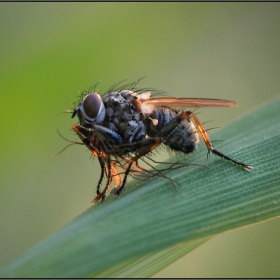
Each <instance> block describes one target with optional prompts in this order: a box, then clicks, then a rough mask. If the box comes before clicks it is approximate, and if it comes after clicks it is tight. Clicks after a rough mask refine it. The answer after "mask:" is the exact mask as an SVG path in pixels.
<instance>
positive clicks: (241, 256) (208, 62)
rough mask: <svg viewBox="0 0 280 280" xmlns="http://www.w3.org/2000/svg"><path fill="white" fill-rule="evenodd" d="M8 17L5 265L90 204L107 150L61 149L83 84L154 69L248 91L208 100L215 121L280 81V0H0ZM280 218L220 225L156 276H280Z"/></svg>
mask: <svg viewBox="0 0 280 280" xmlns="http://www.w3.org/2000/svg"><path fill="white" fill-rule="evenodd" d="M0 22H1V29H0V34H1V44H0V50H1V51H0V58H1V64H0V79H1V83H0V89H1V93H0V104H1V111H0V114H1V127H2V129H1V131H2V133H1V135H2V136H1V145H0V155H1V161H0V164H1V169H0V170H1V177H0V187H1V195H0V213H1V215H0V225H1V226H0V248H1V250H0V265H4V264H6V263H7V262H9V261H11V260H12V259H14V258H15V257H17V256H18V255H20V254H21V253H23V252H25V251H26V250H27V249H28V248H30V247H31V246H32V245H35V244H37V243H38V242H40V241H41V240H43V239H45V238H46V237H48V236H49V235H50V234H52V233H53V232H55V231H57V230H58V229H59V228H61V227H62V226H63V225H65V224H66V223H67V222H69V221H70V220H72V219H73V218H74V217H76V216H77V215H79V214H80V213H81V212H83V211H84V210H85V209H87V208H88V207H91V204H90V202H91V200H92V198H93V196H94V192H95V186H96V181H97V179H98V176H99V172H100V169H99V165H98V163H97V161H94V162H93V161H92V160H91V159H90V154H89V152H88V151H87V150H86V148H84V147H80V146H73V147H70V148H68V149H67V150H66V151H64V152H63V153H62V154H60V155H59V156H57V157H55V158H52V157H51V156H52V155H53V154H55V153H56V152H58V151H59V150H61V149H62V148H64V147H65V146H66V145H67V142H65V141H64V140H63V139H62V138H61V137H60V136H59V135H58V134H57V131H56V130H57V129H59V131H60V132H61V133H62V135H63V136H64V137H66V138H67V139H71V140H77V137H76V136H75V135H74V133H73V132H72V131H71V124H72V123H73V122H76V121H77V120H73V119H71V118H70V115H69V114H60V115H59V113H61V112H65V110H66V109H72V107H73V102H74V101H75V100H76V98H77V96H78V92H79V91H82V90H87V89H88V88H89V87H90V86H92V85H94V84H95V83H96V82H98V81H101V83H100V84H99V86H98V87H99V88H100V89H101V90H103V92H104V91H106V89H108V88H109V87H110V86H111V85H112V84H114V83H116V82H119V81H122V80H124V79H127V81H128V82H133V81H134V80H136V79H138V78H140V77H142V76H146V78H145V79H144V80H142V81H141V83H140V84H139V87H155V88H157V89H161V90H164V91H166V92H167V93H168V94H169V95H171V96H174V97H206V98H222V99H228V100H234V101H236V102H238V104H239V106H238V107H236V108H231V109H203V110H200V112H199V115H198V116H199V118H200V120H201V121H202V122H205V121H208V120H210V121H211V122H209V123H207V125H206V126H207V127H208V128H209V127H221V126H224V125H226V124H227V123H229V122H231V121H232V120H234V119H236V118H238V117H239V116H240V115H242V114H245V113H246V112H248V111H250V110H252V109H253V108H255V107H257V106H259V105H260V104H262V103H264V102H266V101H267V100H269V99H270V98H272V97H273V96H276V95H278V94H279V92H280V79H279V73H280V51H279V50H280V5H279V3H0ZM279 109H280V108H279ZM166 157H167V155H165V156H163V157H160V156H159V157H158V159H159V160H161V159H162V158H166ZM205 159H206V156H205ZM203 163H204V162H202V164H203ZM190 183H191V182H190ZM279 229H280V220H279V219H274V220H271V221H268V222H265V223H262V224H258V225H254V226H250V227H246V228H243V229H239V230H235V231H232V232H230V233H225V234H222V235H220V236H217V237H215V238H213V239H212V240H210V241H209V242H207V243H205V244H204V245H202V246H201V247H199V248H198V249H196V250H194V251H193V252H191V253H190V254H189V255H187V256H186V257H184V258H182V259H181V260H179V261H177V262H176V263H174V264H172V265H171V266H169V267H168V268H166V269H165V270H163V271H161V272H160V273H158V274H157V275H156V276H158V277H279V276H280V267H279V257H280V245H279V241H278V240H279Z"/></svg>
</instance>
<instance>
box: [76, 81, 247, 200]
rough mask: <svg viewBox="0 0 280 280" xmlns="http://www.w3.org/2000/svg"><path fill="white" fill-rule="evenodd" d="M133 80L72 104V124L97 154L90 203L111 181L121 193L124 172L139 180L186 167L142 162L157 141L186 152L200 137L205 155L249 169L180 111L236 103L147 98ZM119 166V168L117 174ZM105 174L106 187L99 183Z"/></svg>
mask: <svg viewBox="0 0 280 280" xmlns="http://www.w3.org/2000/svg"><path fill="white" fill-rule="evenodd" d="M136 84H137V82H135V83H133V84H130V85H124V86H122V87H119V88H116V87H114V88H111V89H110V90H109V91H108V92H107V93H106V94H104V95H103V96H100V95H99V94H98V93H97V92H93V93H90V92H86V93H83V94H82V96H81V97H80V100H79V102H78V104H76V106H75V108H74V110H73V114H72V118H74V117H75V116H77V117H78V119H79V124H78V125H76V124H73V125H72V128H73V130H74V131H75V133H76V134H77V135H78V137H79V138H80V139H81V141H82V143H83V144H84V145H85V146H86V147H87V148H88V149H89V150H90V151H91V153H92V155H93V156H94V157H97V159H98V161H99V164H100V167H101V175H100V179H99V182H98V185H97V189H96V195H95V199H94V200H93V202H92V203H96V202H98V201H103V200H105V199H106V195H107V193H108V191H109V189H110V187H111V184H112V183H114V185H115V187H116V189H115V191H114V193H115V194H116V195H117V196H120V194H121V192H122V191H123V189H124V186H125V184H126V181H127V177H128V175H132V177H134V178H136V179H140V180H142V179H143V178H144V179H147V178H150V177H152V176H161V177H164V178H167V179H169V180H171V181H172V182H174V181H173V180H172V179H170V178H168V177H167V176H165V175H164V173H163V171H165V170H170V169H176V168H181V167H183V166H187V164H183V163H181V162H177V163H170V166H169V167H168V168H166V169H161V170H159V169H156V168H155V167H153V166H152V165H151V164H149V163H148V162H147V159H149V160H152V161H154V160H153V159H152V158H151V157H150V154H151V152H152V151H153V150H154V149H155V148H157V147H158V146H159V145H161V144H162V145H166V146H168V147H169V148H170V149H171V150H174V151H178V152H182V153H185V154H188V153H191V152H193V151H194V150H195V149H196V147H197V145H198V143H199V134H200V135H201V136H202V138H203V140H204V142H205V144H206V147H207V149H208V153H210V152H212V153H213V154H216V155H217V156H219V157H222V158H224V159H226V160H228V161H230V162H232V163H234V164H236V165H239V166H241V167H243V168H244V169H245V170H246V171H248V172H249V171H251V169H252V166H250V165H248V164H245V163H242V162H238V161H236V160H234V159H232V158H230V157H228V156H226V155H224V154H222V153H221V152H219V151H217V150H216V149H215V148H214V147H213V145H212V143H211V141H210V138H209V136H208V134H207V132H206V130H205V128H204V127H203V125H202V124H201V122H200V121H199V120H198V118H197V117H196V115H195V114H194V113H193V112H192V111H182V110H180V111H179V110H178V109H182V108H185V107H188V108H190V107H203V106H212V107H232V106H235V105H236V103H235V102H232V101H227V100H220V99H204V98H172V97H160V98H152V97H151V92H152V93H154V92H155V91H152V90H147V89H136V88H135V85H136ZM139 160H142V161H143V162H145V163H147V164H148V165H149V166H150V167H151V170H146V169H144V168H143V167H140V165H139V164H138V161H139ZM119 170H121V171H122V172H120V171H119ZM104 177H106V178H107V181H106V186H105V187H104V189H103V190H101V184H102V181H103V179H104Z"/></svg>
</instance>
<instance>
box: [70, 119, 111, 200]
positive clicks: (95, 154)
mask: <svg viewBox="0 0 280 280" xmlns="http://www.w3.org/2000/svg"><path fill="white" fill-rule="evenodd" d="M72 129H73V130H74V131H75V133H76V134H77V135H78V137H79V138H80V139H81V140H82V142H83V143H84V145H85V146H86V147H87V148H88V149H89V150H90V151H91V153H92V155H93V156H95V157H97V158H98V161H99V164H100V167H101V175H100V178H99V181H98V184H97V187H96V194H95V200H96V199H97V198H98V199H99V197H100V195H101V193H100V187H101V183H102V181H103V178H104V174H105V171H106V165H105V163H104V160H103V157H102V156H101V154H100V153H99V152H98V151H97V150H96V149H94V148H93V147H92V146H91V145H90V142H89V140H88V139H87V138H84V137H83V136H82V134H81V133H80V130H79V127H78V126H77V125H75V124H73V125H72Z"/></svg>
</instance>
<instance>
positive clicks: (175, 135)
mask: <svg viewBox="0 0 280 280" xmlns="http://www.w3.org/2000/svg"><path fill="white" fill-rule="evenodd" d="M150 117H151V118H152V119H157V120H158V124H157V125H153V123H152V122H151V121H150V122H149V125H148V127H147V134H148V136H150V137H155V136H160V137H162V138H163V143H164V144H165V145H167V146H169V147H170V148H171V149H173V150H176V151H180V152H184V153H186V154H187V153H191V152H192V151H194V150H195V148H196V147H197V144H198V142H199V135H198V133H197V130H196V127H195V126H194V124H193V123H192V122H191V120H189V119H187V118H186V119H184V120H181V118H180V113H178V112H176V111H174V110H172V109H169V108H166V107H159V108H157V109H155V110H154V111H153V113H152V114H151V115H150Z"/></svg>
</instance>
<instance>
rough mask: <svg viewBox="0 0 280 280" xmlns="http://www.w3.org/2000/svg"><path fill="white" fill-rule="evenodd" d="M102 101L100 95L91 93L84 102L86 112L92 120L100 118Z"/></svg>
mask: <svg viewBox="0 0 280 280" xmlns="http://www.w3.org/2000/svg"><path fill="white" fill-rule="evenodd" d="M101 106H102V100H101V97H100V95H99V94H97V93H90V94H89V95H88V96H87V97H86V98H85V100H84V103H83V107H84V112H85V113H86V115H87V116H88V117H89V118H90V119H95V118H96V117H97V116H98V113H99V110H100V107H101Z"/></svg>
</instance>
